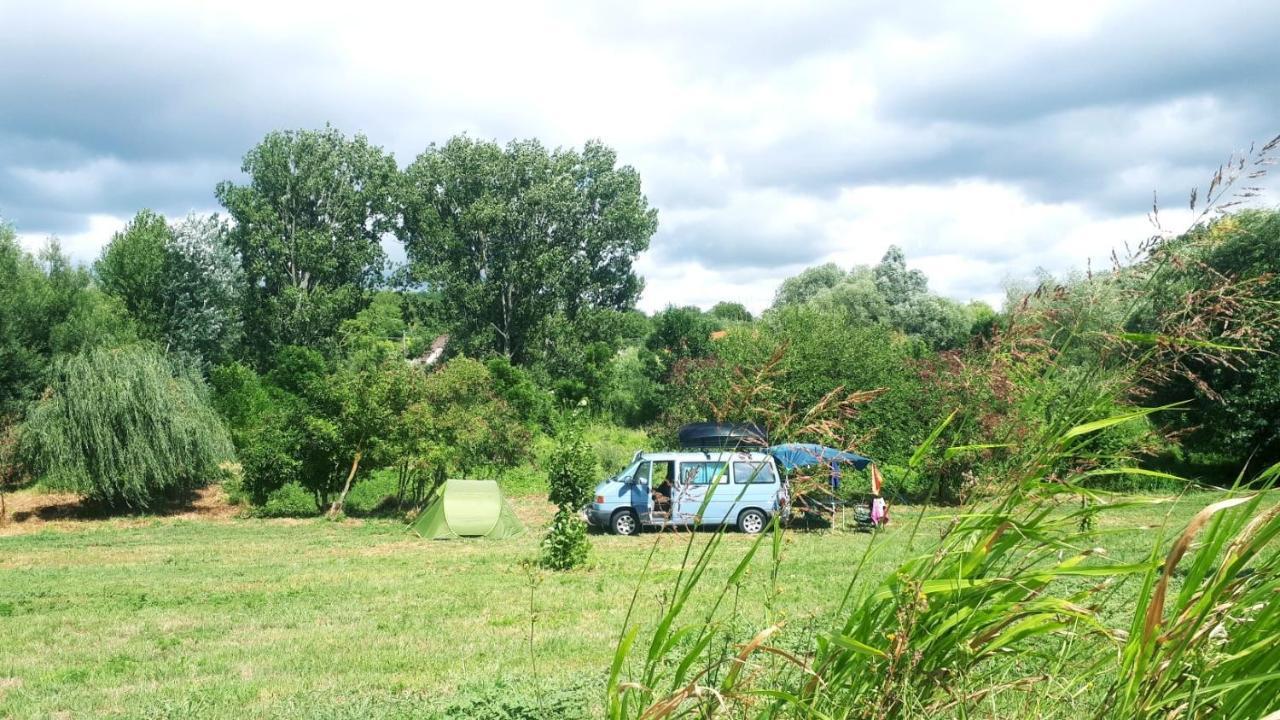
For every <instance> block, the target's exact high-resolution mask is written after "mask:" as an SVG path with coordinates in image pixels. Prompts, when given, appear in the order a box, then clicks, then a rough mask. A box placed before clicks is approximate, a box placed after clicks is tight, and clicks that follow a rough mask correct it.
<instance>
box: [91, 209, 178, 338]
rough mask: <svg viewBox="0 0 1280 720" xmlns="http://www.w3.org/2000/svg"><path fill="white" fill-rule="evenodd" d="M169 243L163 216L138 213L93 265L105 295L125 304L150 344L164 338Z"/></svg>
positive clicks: (145, 212)
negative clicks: (166, 263)
mask: <svg viewBox="0 0 1280 720" xmlns="http://www.w3.org/2000/svg"><path fill="white" fill-rule="evenodd" d="M169 241H170V232H169V226H168V224H167V223H165V219H164V216H163V215H160V214H159V213H156V212H153V211H151V210H141V211H139V212H138V214H137V215H135V216H134V217H133V220H131V221H130V222H129V224H128V225H126V226H125V228H124V229H123V230H121V231H120V232H118V233H116V234H115V235H114V236H112V238H111V242H109V243H107V246H106V247H105V248H103V250H102V255H101V256H100V257H99V258H98V261H97V262H96V263H94V266H93V269H94V273H95V274H96V275H97V276H98V282H100V283H101V284H102V289H103V290H105V291H106V292H107V293H109V294H111V295H113V296H115V297H117V298H119V299H120V301H121V302H123V303H124V307H125V310H127V311H128V312H129V315H130V316H131V317H133V319H134V320H137V321H138V326H139V328H140V329H141V334H142V336H143V337H144V338H146V339H149V340H161V339H162V338H163V326H164V315H165V313H164V309H163V305H164V302H165V299H166V293H165V290H166V289H167V288H166V284H167V283H166V279H165V255H166V254H167V251H168V247H169Z"/></svg>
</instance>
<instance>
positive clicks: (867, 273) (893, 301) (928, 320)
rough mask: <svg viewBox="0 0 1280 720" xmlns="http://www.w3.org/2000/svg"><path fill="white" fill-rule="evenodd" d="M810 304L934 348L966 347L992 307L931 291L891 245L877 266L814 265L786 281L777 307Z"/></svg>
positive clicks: (776, 300)
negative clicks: (909, 337) (941, 295)
mask: <svg viewBox="0 0 1280 720" xmlns="http://www.w3.org/2000/svg"><path fill="white" fill-rule="evenodd" d="M800 305H812V306H815V307H817V308H818V309H821V310H824V311H829V312H836V313H839V314H842V315H843V316H844V318H845V320H846V322H848V323H850V324H853V325H881V326H884V327H888V328H892V329H894V330H897V331H899V332H902V333H905V334H907V335H910V336H911V337H913V338H915V339H917V340H919V341H921V342H922V343H924V345H925V346H927V347H928V348H929V349H931V350H946V349H950V348H957V347H961V346H963V345H964V344H965V343H966V342H968V340H969V337H970V336H971V335H972V334H974V333H975V332H981V331H983V330H985V329H987V328H988V325H989V324H990V321H991V315H992V314H993V311H991V309H990V308H988V307H986V306H985V305H982V304H973V303H971V304H969V305H961V304H959V303H957V302H955V301H953V300H949V299H947V298H944V297H940V296H938V295H934V294H931V293H930V292H929V291H928V279H927V278H926V277H925V276H924V273H922V272H921V271H919V270H909V269H908V268H907V264H906V255H905V254H904V253H903V252H902V249H901V248H899V247H897V246H890V248H889V249H888V251H887V252H885V254H884V257H883V258H882V259H881V260H880V263H879V264H878V265H876V266H874V267H867V266H858V267H855V268H853V270H851V271H850V272H845V271H844V270H842V269H841V268H839V267H837V266H836V265H834V264H831V263H827V264H826V265H819V266H816V267H811V268H808V269H807V270H805V271H804V272H801V273H800V274H799V275H796V276H795V277H791V278H787V279H786V280H784V281H783V283H782V285H781V287H779V289H778V293H777V295H776V297H775V298H774V303H773V310H774V311H781V310H783V309H785V308H788V307H797V306H800Z"/></svg>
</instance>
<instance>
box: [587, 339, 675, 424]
mask: <svg viewBox="0 0 1280 720" xmlns="http://www.w3.org/2000/svg"><path fill="white" fill-rule="evenodd" d="M654 362H656V356H655V355H653V354H652V353H649V352H646V351H644V350H641V349H640V348H636V347H629V348H627V349H625V350H623V351H622V352H621V353H619V354H618V356H617V357H616V358H614V361H613V363H612V364H611V365H610V366H609V378H608V381H607V386H606V388H605V393H604V399H603V401H602V403H601V404H602V406H603V410H604V411H605V413H606V414H607V416H608V417H610V418H612V419H613V421H614V422H616V423H619V424H621V425H625V426H627V427H639V426H641V425H645V424H648V423H651V422H653V421H654V420H655V419H656V418H657V417H658V414H659V413H660V412H661V411H662V408H663V406H664V400H665V393H666V388H665V386H663V385H661V384H660V383H658V381H657V380H656V379H655V377H654V376H655V375H656V374H657V373H656V371H655V370H654V369H653V367H652V366H653V364H654Z"/></svg>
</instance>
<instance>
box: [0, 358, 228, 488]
mask: <svg viewBox="0 0 1280 720" xmlns="http://www.w3.org/2000/svg"><path fill="white" fill-rule="evenodd" d="M22 445H23V451H22V452H23V456H24V458H25V462H26V464H27V466H28V467H29V468H30V471H31V472H32V474H34V475H36V476H38V477H40V478H41V479H42V481H43V482H44V483H45V484H46V485H47V486H49V487H52V488H59V489H64V490H69V491H72V492H77V493H81V494H83V495H86V496H88V497H89V498H91V499H93V500H95V501H97V502H100V503H102V504H104V505H107V506H110V507H115V508H132V509H144V508H147V507H150V506H152V505H154V504H155V503H156V502H158V501H159V500H161V499H162V498H163V497H164V496H166V495H168V494H171V493H173V492H176V491H181V490H187V489H190V488H193V487H196V486H198V485H200V484H203V483H206V482H209V481H210V480H213V479H215V478H217V477H218V476H219V471H218V465H219V463H222V462H226V461H229V460H231V459H232V458H233V452H232V448H231V443H230V441H229V439H228V438H227V435H226V431H225V430H224V429H223V427H222V423H221V422H220V421H219V419H218V417H217V415H216V414H215V413H214V411H213V409H212V408H211V407H210V406H209V404H208V401H207V398H206V396H205V390H204V387H203V383H202V382H201V381H200V379H199V378H198V377H195V376H192V375H189V374H187V373H182V372H176V371H175V368H173V367H172V365H171V364H170V363H169V362H168V361H167V360H166V359H165V358H163V357H161V356H159V355H157V354H155V353H154V352H151V351H148V350H144V349H142V348H139V347H126V348H120V349H116V350H90V351H86V352H84V353H81V354H78V355H75V356H71V357H68V358H67V359H65V360H63V361H61V362H60V363H59V365H58V367H57V370H56V372H55V373H54V376H53V378H52V383H51V392H50V394H49V396H48V397H47V398H46V399H44V400H43V401H41V403H40V404H39V405H38V406H37V407H36V408H35V409H34V410H33V411H32V412H31V414H30V416H29V417H28V419H27V421H26V423H25V424H24V425H23V429H22Z"/></svg>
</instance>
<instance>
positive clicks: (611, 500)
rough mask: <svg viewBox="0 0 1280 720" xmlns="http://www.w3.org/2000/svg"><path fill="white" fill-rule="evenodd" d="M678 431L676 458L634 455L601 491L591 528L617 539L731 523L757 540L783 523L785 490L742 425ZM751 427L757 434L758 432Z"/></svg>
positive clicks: (590, 512)
mask: <svg viewBox="0 0 1280 720" xmlns="http://www.w3.org/2000/svg"><path fill="white" fill-rule="evenodd" d="M694 427H695V426H687V427H686V429H685V430H682V431H681V445H683V446H684V449H683V450H681V451H679V452H637V453H636V455H635V457H634V458H633V459H632V461H631V464H630V465H628V466H627V467H626V468H624V469H623V470H622V471H621V472H619V473H618V474H617V475H614V476H613V477H612V478H609V479H608V480H605V481H604V482H602V483H600V484H599V485H597V486H596V490H595V498H594V499H593V501H592V503H591V504H590V505H588V506H587V507H586V508H585V514H586V517H587V522H588V523H590V524H591V525H592V526H594V527H599V528H605V529H607V530H609V531H611V532H613V533H615V534H617V535H634V534H636V533H638V532H640V530H641V528H644V527H666V526H676V527H679V526H691V525H734V526H736V527H737V528H738V529H739V530H741V531H742V532H744V533H749V534H755V533H758V532H761V531H762V530H764V529H765V527H767V526H768V524H769V521H770V519H772V518H773V517H774V516H780V517H781V518H782V519H783V520H785V519H786V514H787V512H788V507H789V502H788V500H789V498H788V493H787V486H786V483H785V481H784V479H783V478H782V477H781V475H780V474H779V473H778V467H777V465H776V463H775V461H774V458H773V456H772V455H770V454H768V453H767V452H761V451H757V450H755V449H754V448H753V447H752V446H756V447H759V449H760V450H764V445H766V444H767V443H765V442H763V434H762V433H760V438H759V439H758V440H757V439H756V438H753V437H751V435H752V433H751V432H748V433H746V434H745V436H744V433H743V432H742V430H741V428H742V426H724V425H713V424H710V423H699V424H698V425H697V426H696V427H697V428H698V429H699V431H700V432H694V431H692V430H690V429H691V428H694ZM748 427H751V428H753V430H754V432H759V431H758V429H754V426H748Z"/></svg>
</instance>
